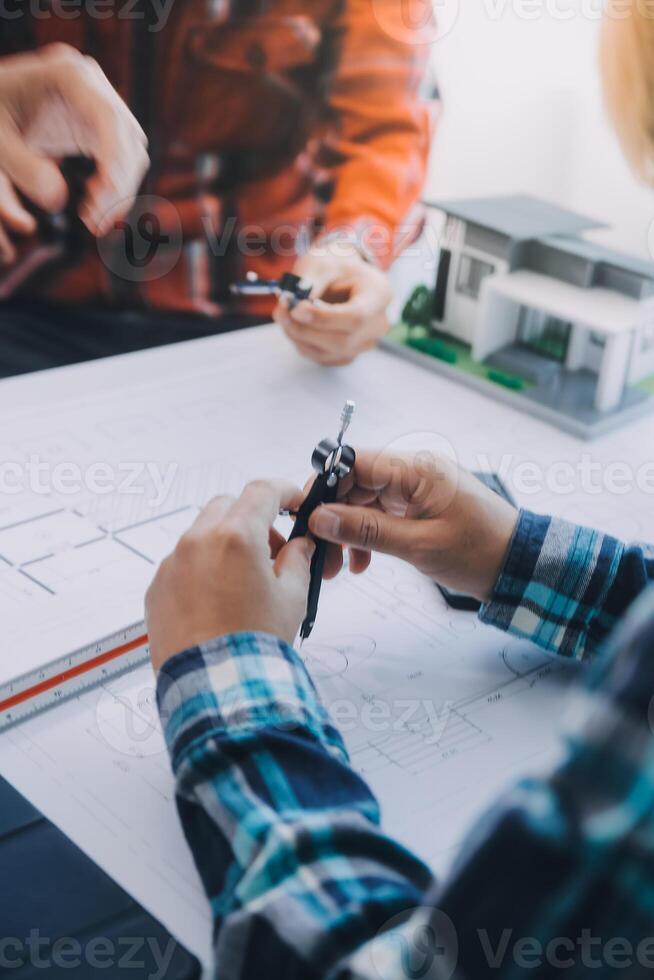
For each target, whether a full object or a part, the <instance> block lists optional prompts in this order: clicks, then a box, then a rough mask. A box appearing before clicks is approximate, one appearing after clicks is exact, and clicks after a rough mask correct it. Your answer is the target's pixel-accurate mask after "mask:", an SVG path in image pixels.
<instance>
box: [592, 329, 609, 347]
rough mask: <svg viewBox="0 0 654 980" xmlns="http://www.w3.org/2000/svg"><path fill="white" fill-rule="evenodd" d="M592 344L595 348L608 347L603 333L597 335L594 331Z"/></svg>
mask: <svg viewBox="0 0 654 980" xmlns="http://www.w3.org/2000/svg"><path fill="white" fill-rule="evenodd" d="M590 342H591V344H592V345H593V347H606V337H605V336H604V334H603V333H595V331H594V330H591V332H590Z"/></svg>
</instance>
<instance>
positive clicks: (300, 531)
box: [289, 401, 356, 640]
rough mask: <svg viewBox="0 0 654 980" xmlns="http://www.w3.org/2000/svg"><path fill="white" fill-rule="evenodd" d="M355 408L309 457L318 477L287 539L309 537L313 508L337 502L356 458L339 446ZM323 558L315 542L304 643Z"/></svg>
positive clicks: (347, 409)
mask: <svg viewBox="0 0 654 980" xmlns="http://www.w3.org/2000/svg"><path fill="white" fill-rule="evenodd" d="M354 409H355V404H354V402H351V401H348V402H346V403H345V406H344V408H343V412H342V414H341V425H340V429H339V433H338V435H337V437H336V439H323V440H322V441H321V442H319V443H318V445H317V446H316V448H315V449H314V451H313V455H312V456H311V465H312V467H313V469H314V470H315V471H316V473H317V474H318V475H317V477H316V479H315V481H314V483H313V485H312V487H311V489H310V490H309V493H308V495H307V497H306V499H305V500H304V502H303V503H302V505H301V507H300V509H299V510H298V511H297V514H296V515H295V526H294V527H293V531H292V533H291V536H290V538H289V541H293V540H294V538H302V537H306V536H307V535H308V534H309V518H310V517H311V515H312V514H313V512H314V510H316V508H318V507H320V506H321V505H322V504H333V503H334V502H335V501H336V500H337V498H338V488H339V486H340V482H341V480H342V479H343V478H344V477H346V476H347V475H348V474H349V473H351V472H352V469H353V467H354V463H355V460H356V455H355V452H354V450H353V449H352V447H351V446H344V445H343V438H344V436H345V433H346V432H347V429H348V428H349V425H350V422H351V421H352V416H353V415H354ZM326 557H327V542H326V541H323V540H322V539H320V538H318V539H317V540H316V550H315V552H314V556H313V559H312V561H311V581H310V583H309V595H308V599H307V612H306V616H305V619H304V622H303V623H302V627H301V629H300V636H301V638H302V639H303V640H306V639H308V637H309V636H310V635H311V631H312V630H313V627H314V624H315V621H316V614H317V612H318V600H319V598H320V589H321V587H322V579H323V574H324V569H325V558H326Z"/></svg>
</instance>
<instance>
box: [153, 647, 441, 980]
mask: <svg viewBox="0 0 654 980" xmlns="http://www.w3.org/2000/svg"><path fill="white" fill-rule="evenodd" d="M159 700H160V708H161V713H162V718H163V721H164V728H165V731H166V738H167V741H168V745H169V748H170V751H171V757H172V760H173V768H174V771H175V774H176V778H177V787H178V804H179V811H180V815H181V819H182V823H183V825H184V830H185V833H186V836H187V839H188V841H189V844H190V847H191V850H192V851H193V854H194V856H195V859H196V863H197V866H198V869H199V871H200V874H201V876H202V879H203V882H204V885H205V888H206V890H207V894H208V897H209V899H210V902H211V906H212V909H213V911H214V915H215V923H216V964H217V969H218V971H219V975H220V976H221V977H222V978H225V980H231V978H236V977H238V978H241V977H248V978H249V977H252V978H257V980H258V978H259V977H261V976H267V977H270V978H271V980H272V978H273V977H277V976H279V977H284V978H285V980H286V978H291V977H298V978H300V977H301V978H302V980H310V978H311V977H319V976H320V977H322V976H327V975H328V974H329V972H330V970H331V969H333V968H335V967H336V964H337V963H338V962H339V961H343V960H346V959H347V958H348V957H349V956H350V955H351V954H352V952H353V951H354V950H356V949H357V948H359V947H360V946H361V945H362V944H364V943H366V942H367V941H368V940H369V939H370V938H371V936H374V935H375V934H376V933H377V931H378V930H379V929H380V928H381V927H382V926H383V925H384V923H385V922H387V921H388V920H389V919H390V918H392V917H393V916H394V915H397V914H399V913H400V912H402V911H404V910H406V909H409V908H412V907H415V906H416V905H419V904H420V903H421V900H422V897H423V895H424V893H425V891H426V890H427V889H428V887H429V885H430V883H431V878H430V875H429V872H428V871H427V869H426V868H425V867H424V866H423V865H422V864H420V862H418V861H417V859H415V858H414V857H413V856H411V855H410V854H409V853H407V852H406V851H405V850H404V849H403V848H401V847H400V846H399V845H397V844H395V843H393V842H392V841H391V840H389V839H388V838H387V837H385V836H384V835H383V834H382V833H381V831H380V830H379V812H378V807H377V804H376V801H375V800H374V798H373V796H372V794H371V793H370V791H369V790H368V788H367V786H366V785H365V783H364V782H363V781H362V780H361V779H360V778H359V777H358V776H357V775H356V774H355V773H354V772H353V771H352V769H351V768H350V765H349V762H348V758H347V753H346V751H345V748H344V746H343V743H342V740H341V738H340V736H339V735H338V733H337V732H336V731H335V729H334V728H333V726H332V724H331V722H330V720H329V718H328V716H327V714H326V712H325V710H324V708H323V707H322V705H321V704H320V701H319V699H318V697H317V695H316V692H315V689H314V688H313V685H312V683H311V681H310V680H309V678H308V676H307V674H306V672H305V670H304V666H303V665H302V663H301V661H300V659H299V658H298V656H297V654H296V653H295V652H294V651H293V650H292V649H291V648H289V647H287V646H286V645H285V644H282V643H280V642H279V641H277V640H274V639H273V638H271V637H264V636H261V635H253V634H240V635H238V636H236V637H231V638H227V639H223V640H218V641H214V642H213V643H210V644H207V645H206V646H204V647H203V648H202V649H195V650H191V651H188V652H187V653H185V654H183V655H181V656H179V657H176V658H174V659H173V660H172V661H169V663H168V664H167V665H166V666H165V667H164V669H163V670H162V672H161V674H160V679H159ZM245 936H247V942H244V941H243V938H244V937H245Z"/></svg>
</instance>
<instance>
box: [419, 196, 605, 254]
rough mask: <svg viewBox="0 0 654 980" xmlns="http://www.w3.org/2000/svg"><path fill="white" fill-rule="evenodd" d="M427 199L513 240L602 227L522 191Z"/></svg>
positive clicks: (521, 240)
mask: <svg viewBox="0 0 654 980" xmlns="http://www.w3.org/2000/svg"><path fill="white" fill-rule="evenodd" d="M428 203H429V204H430V206H431V207H435V208H439V210H441V211H444V212H445V213H446V214H448V215H450V216H451V217H453V218H460V219H461V220H463V221H466V222H468V223H470V224H474V225H480V226H481V227H482V228H488V229H489V230H491V231H494V232H496V233H498V234H500V235H504V236H505V237H506V238H509V239H511V240H512V241H514V242H523V241H528V240H529V239H532V238H546V237H549V236H552V235H578V234H579V233H580V232H582V231H588V230H590V229H591V228H601V227H602V224H601V223H600V222H597V221H594V220H593V219H592V218H588V217H585V216H584V215H582V214H576V213H575V212H574V211H567V210H566V209H565V208H560V207H557V205H555V204H550V203H549V202H548V201H543V200H541V199H540V198H537V197H529V196H527V195H523V194H516V195H510V196H507V197H480V198H467V199H465V200H456V201H433V202H428Z"/></svg>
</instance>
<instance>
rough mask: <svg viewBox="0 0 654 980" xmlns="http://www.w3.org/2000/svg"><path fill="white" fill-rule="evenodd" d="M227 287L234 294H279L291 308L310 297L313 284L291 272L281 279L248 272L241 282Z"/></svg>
mask: <svg viewBox="0 0 654 980" xmlns="http://www.w3.org/2000/svg"><path fill="white" fill-rule="evenodd" d="M229 288H230V292H231V293H233V294H234V295H235V296H279V297H280V298H281V299H285V300H286V301H287V302H288V305H289V306H290V307H291V308H293V307H294V306H296V305H297V304H298V303H300V302H302V300H305V299H310V298H311V291H312V289H313V286H312V285H311V284H310V283H308V282H306V281H305V280H304V279H300V277H299V276H296V275H294V273H292V272H285V273H284V275H283V276H282V277H281V279H260V278H259V276H258V275H257V274H256V272H248V274H247V276H246V277H245V280H244V281H243V282H235V283H232V285H231V286H230V287H229Z"/></svg>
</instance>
